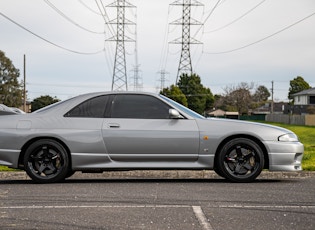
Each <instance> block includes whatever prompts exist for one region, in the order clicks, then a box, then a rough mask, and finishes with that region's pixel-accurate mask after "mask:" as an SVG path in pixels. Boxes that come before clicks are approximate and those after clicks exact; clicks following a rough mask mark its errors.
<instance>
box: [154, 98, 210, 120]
mask: <svg viewBox="0 0 315 230" xmlns="http://www.w3.org/2000/svg"><path fill="white" fill-rule="evenodd" d="M160 97H162V98H163V99H164V100H166V101H167V102H168V103H170V104H171V105H172V106H174V107H175V108H176V109H177V110H179V111H183V112H184V113H186V114H188V115H189V116H192V117H194V118H199V119H204V118H205V117H204V116H201V115H200V114H199V113H196V112H195V111H192V110H191V109H188V108H187V107H185V106H183V105H182V104H179V103H177V102H176V101H173V100H172V99H170V98H168V97H165V96H164V95H160Z"/></svg>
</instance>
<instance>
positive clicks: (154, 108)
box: [111, 94, 170, 119]
mask: <svg viewBox="0 0 315 230" xmlns="http://www.w3.org/2000/svg"><path fill="white" fill-rule="evenodd" d="M169 109H170V106H168V105H167V104H165V103H164V102H162V101H160V100H159V99H157V98H155V97H152V96H148V95H137V94H126V95H116V97H115V99H114V101H113V104H112V110H111V117H112V118H135V119H167V118H169Z"/></svg>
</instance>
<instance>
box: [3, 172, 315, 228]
mask: <svg viewBox="0 0 315 230" xmlns="http://www.w3.org/2000/svg"><path fill="white" fill-rule="evenodd" d="M172 173H173V172H172ZM172 173H169V172H168V174H166V175H163V177H160V178H156V177H158V176H157V175H153V174H149V175H146V176H143V175H142V177H141V173H140V174H139V173H138V174H135V175H133V176H130V175H129V176H127V175H122V174H116V176H112V177H105V178H104V176H103V175H98V174H96V175H94V174H93V175H92V174H78V173H77V174H75V175H74V176H73V177H71V178H70V179H68V180H66V181H65V182H63V183H57V184H33V183H32V182H31V181H30V180H29V179H27V177H26V176H25V175H24V174H23V173H13V174H12V173H11V174H10V173H9V174H6V176H4V175H3V174H2V175H0V229H80V230H81V229H180V230H182V229H201V230H211V229H215V230H219V229H233V230H238V229H268V230H273V229H277V230H278V229H286V230H287V229H312V230H313V229H315V174H314V173H310V174H301V175H295V174H285V175H283V174H269V173H265V174H263V175H262V176H261V177H259V178H258V180H256V181H255V182H253V183H241V184H237V183H229V182H227V181H225V180H223V179H221V178H220V177H217V176H215V175H214V174H211V173H210V174H204V173H202V174H200V172H198V173H199V174H197V175H196V174H193V173H192V174H193V175H190V174H189V172H183V173H182V174H181V173H173V174H172ZM174 175H175V176H174ZM290 175H291V176H290ZM125 178H128V179H125ZM161 178H164V179H161ZM174 178H175V179H174Z"/></svg>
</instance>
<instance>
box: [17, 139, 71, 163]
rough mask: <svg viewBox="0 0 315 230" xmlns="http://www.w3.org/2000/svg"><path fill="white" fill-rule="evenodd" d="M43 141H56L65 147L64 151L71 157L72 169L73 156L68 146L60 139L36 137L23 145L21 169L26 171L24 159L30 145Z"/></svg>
mask: <svg viewBox="0 0 315 230" xmlns="http://www.w3.org/2000/svg"><path fill="white" fill-rule="evenodd" d="M43 139H45V140H54V141H57V142H58V143H59V144H61V145H62V146H63V147H64V149H65V150H66V151H67V154H68V157H69V167H70V168H72V159H71V154H70V153H71V152H70V149H69V148H68V146H67V145H66V144H65V143H64V142H63V141H62V140H60V139H59V138H56V137H50V136H41V137H34V138H32V139H30V140H29V141H27V142H26V143H25V144H24V145H23V147H22V149H21V154H20V156H19V168H20V169H24V163H23V159H24V155H25V152H26V150H27V149H28V148H29V147H30V145H31V144H33V143H34V142H36V141H39V140H43Z"/></svg>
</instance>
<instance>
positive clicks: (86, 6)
mask: <svg viewBox="0 0 315 230" xmlns="http://www.w3.org/2000/svg"><path fill="white" fill-rule="evenodd" d="M79 2H80V3H81V4H82V5H83V6H84V7H85V8H87V9H88V10H90V11H91V12H93V13H94V14H97V15H102V14H101V13H98V12H96V11H95V10H93V9H92V8H90V7H89V6H88V5H86V4H85V3H84V2H83V1H82V0H79Z"/></svg>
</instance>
